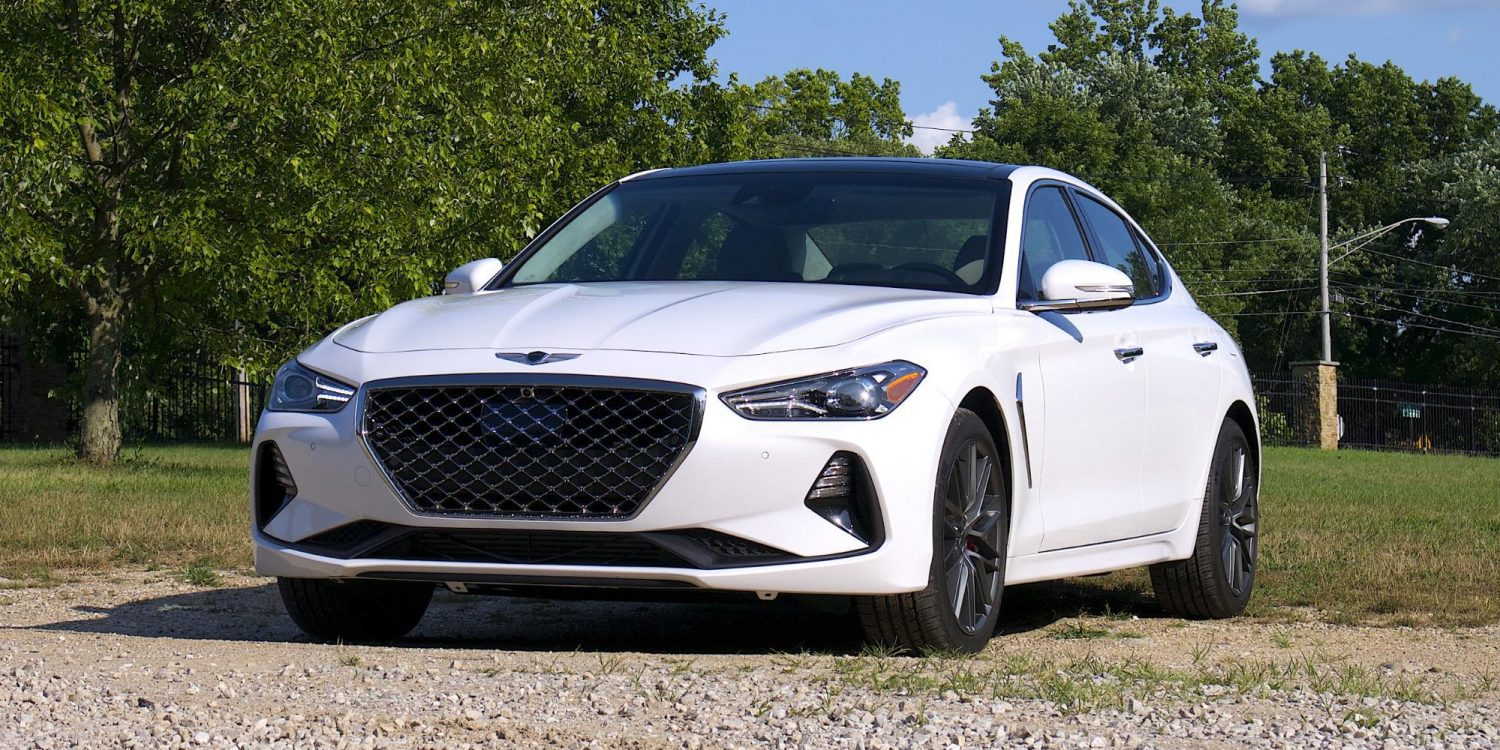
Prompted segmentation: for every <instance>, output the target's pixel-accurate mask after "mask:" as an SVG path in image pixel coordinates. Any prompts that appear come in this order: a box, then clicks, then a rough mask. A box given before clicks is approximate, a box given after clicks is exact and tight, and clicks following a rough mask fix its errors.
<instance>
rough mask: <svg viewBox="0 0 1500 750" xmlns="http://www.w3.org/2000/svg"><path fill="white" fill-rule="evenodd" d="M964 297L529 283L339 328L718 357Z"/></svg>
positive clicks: (809, 344)
mask: <svg viewBox="0 0 1500 750" xmlns="http://www.w3.org/2000/svg"><path fill="white" fill-rule="evenodd" d="M989 310H990V304H989V300H988V299H987V298H984V297H976V296H973V295H965V294H954V293H947V292H929V291H922V290H912V289H887V288H881V287H861V286H847V285H836V284H807V283H802V284H796V283H768V282H719V281H692V282H687V281H676V282H647V281H642V282H610V283H596V284H538V285H534V286H521V287H512V288H507V289H501V290H498V291H493V292H481V293H479V294H473V295H464V296H453V297H428V298H424V299H419V300H413V301H411V302H406V303H403V304H400V305H397V306H395V307H393V308H391V309H390V310H387V311H386V312H384V313H381V314H380V315H376V316H374V317H371V318H368V319H366V320H364V321H362V322H360V323H357V324H355V325H352V326H349V327H348V328H345V329H344V330H341V331H339V332H338V333H337V334H336V335H335V336H334V341H335V343H337V344H339V345H341V346H344V347H347V348H350V349H354V350H357V351H362V352H410V351H423V350H441V349H494V350H496V351H513V352H529V351H533V350H546V351H567V350H573V351H580V350H590V349H614V350H628V351H647V352H671V353H678V354H699V355H707V356H718V357H730V356H739V355H746V354H768V353H771V352H780V351H791V350H794V349H815V348H819V347H825V346H835V345H838V344H843V343H847V342H850V341H853V340H855V339H858V338H862V337H864V336H868V335H870V334H872V333H875V332H877V331H881V330H884V329H886V328H890V327H892V326H896V325H900V324H902V323H909V322H911V321H914V320H921V319H925V318H933V317H943V316H948V315H963V314H983V313H988V312H989Z"/></svg>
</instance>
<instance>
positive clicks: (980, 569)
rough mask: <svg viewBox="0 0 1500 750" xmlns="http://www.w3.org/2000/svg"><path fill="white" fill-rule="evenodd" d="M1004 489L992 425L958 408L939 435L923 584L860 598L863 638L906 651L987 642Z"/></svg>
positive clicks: (1006, 528)
mask: <svg viewBox="0 0 1500 750" xmlns="http://www.w3.org/2000/svg"><path fill="white" fill-rule="evenodd" d="M986 467H988V471H986V470H985V469H986ZM971 487H973V488H982V491H977V492H976V491H974V490H973V489H970V488H971ZM1007 491H1008V490H1007V487H1006V481H1005V473H1004V464H1002V463H1001V458H1000V451H999V450H998V449H997V448H996V447H995V440H994V438H993V437H992V436H991V435H990V431H989V429H988V428H987V427H985V424H984V421H983V420H981V419H980V418H979V416H978V415H976V414H975V413H974V412H971V411H969V410H968V409H959V410H958V413H957V414H955V415H954V416H953V421H952V423H950V424H949V426H948V435H947V437H946V438H945V439H944V441H943V452H942V457H941V460H940V461H939V463H938V474H937V477H936V482H935V486H934V488H933V501H932V505H933V510H932V536H933V548H932V549H933V554H932V562H931V564H930V566H929V568H928V575H927V588H925V589H922V590H921V591H917V592H914V593H909V594H894V595H890V596H864V597H857V598H856V600H855V608H856V611H857V612H858V613H859V619H860V624H861V626H862V627H863V629H864V634H865V638H866V640H867V641H869V642H870V643H872V644H874V645H877V646H880V647H884V648H892V649H894V650H896V651H898V652H901V653H908V654H912V653H924V652H931V651H959V652H964V653H975V652H978V651H979V650H981V649H983V648H984V646H985V644H986V643H988V642H989V640H990V636H991V635H993V634H994V632H995V622H996V620H997V619H998V616H999V611H1000V597H1001V594H1002V593H1003V592H1004V590H1005V556H1006V548H1007V542H1008V540H1009V537H1010V504H1009V502H1008V501H1007V498H1008V495H1007ZM950 572H951V573H952V575H951V576H950Z"/></svg>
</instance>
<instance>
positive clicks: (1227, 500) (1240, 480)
mask: <svg viewBox="0 0 1500 750" xmlns="http://www.w3.org/2000/svg"><path fill="white" fill-rule="evenodd" d="M1225 464H1226V465H1225V466H1224V470H1223V475H1222V476H1223V485H1222V494H1221V496H1220V501H1219V526H1220V534H1219V555H1220V557H1221V558H1222V559H1223V562H1224V579H1225V583H1227V584H1229V589H1230V591H1231V592H1233V594H1234V595H1235V596H1241V595H1243V594H1244V593H1245V589H1246V588H1247V587H1248V586H1249V584H1250V580H1251V578H1252V577H1253V576H1254V574H1255V561H1256V558H1255V552H1256V549H1255V547H1256V516H1257V510H1258V509H1257V507H1256V505H1257V503H1256V494H1257V493H1256V487H1255V477H1254V476H1253V475H1252V473H1251V472H1253V471H1254V467H1253V466H1252V465H1251V463H1250V461H1249V460H1248V456H1247V455H1246V448H1245V446H1244V445H1240V444H1236V445H1233V446H1232V447H1231V449H1230V452H1229V455H1228V456H1227V457H1226V461H1225Z"/></svg>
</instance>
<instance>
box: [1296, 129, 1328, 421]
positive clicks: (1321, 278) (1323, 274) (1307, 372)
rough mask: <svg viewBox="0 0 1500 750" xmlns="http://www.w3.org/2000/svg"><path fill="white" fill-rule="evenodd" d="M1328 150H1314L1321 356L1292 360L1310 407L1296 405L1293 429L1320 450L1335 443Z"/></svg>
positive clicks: (1297, 378)
mask: <svg viewBox="0 0 1500 750" xmlns="http://www.w3.org/2000/svg"><path fill="white" fill-rule="evenodd" d="M1328 250H1329V247H1328V152H1327V151H1324V152H1321V153H1319V154H1318V288H1319V290H1320V291H1321V292H1322V302H1323V304H1322V308H1321V309H1320V310H1319V311H1318V312H1319V313H1320V316H1319V317H1320V318H1321V319H1322V324H1323V357H1322V358H1321V359H1319V360H1318V361H1316V362H1293V363H1292V378H1293V379H1294V380H1296V381H1297V382H1299V383H1301V387H1302V389H1303V391H1302V392H1303V393H1304V394H1305V398H1306V399H1307V401H1308V402H1309V403H1310V405H1311V406H1312V407H1313V408H1311V409H1299V410H1298V417H1297V432H1298V433H1299V437H1300V438H1301V439H1302V441H1303V442H1304V444H1306V445H1316V446H1318V447H1320V448H1322V449H1323V450H1338V447H1339V381H1338V363H1336V362H1334V361H1333V322H1332V312H1331V311H1330V310H1329V309H1328Z"/></svg>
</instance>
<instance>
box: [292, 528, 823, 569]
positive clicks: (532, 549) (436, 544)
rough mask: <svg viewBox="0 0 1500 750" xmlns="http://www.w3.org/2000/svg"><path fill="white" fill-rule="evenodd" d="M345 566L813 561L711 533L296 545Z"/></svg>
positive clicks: (363, 536)
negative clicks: (349, 562)
mask: <svg viewBox="0 0 1500 750" xmlns="http://www.w3.org/2000/svg"><path fill="white" fill-rule="evenodd" d="M293 546H295V547H298V548H300V549H303V550H305V551H307V552H311V553H313V554H317V555H323V556H327V557H335V558H339V559H344V560H413V561H422V562H464V563H487V564H493V565H588V566H604V567H641V568H696V569H699V570H716V569H722V568H738V567H747V566H752V565H776V564H781V563H789V562H800V561H805V560H810V559H817V558H806V557H799V556H797V555H794V554H792V553H790V552H786V551H783V550H779V549H776V548H774V547H767V546H766V545H763V544H760V543H757V542H753V541H750V540H749V539H741V538H739V537H736V536H731V535H729V534H724V533H721V532H718V531H711V530H708V529H684V530H681V531H644V532H623V533H610V532H598V531H534V530H529V529H467V528H466V529H437V528H417V527H412V526H400V525H397V524H388V523H382V522H380V521H369V520H363V521H355V522H353V523H348V524H345V525H343V526H338V527H335V528H333V529H329V530H328V531H325V532H322V533H321V534H317V535H315V536H312V537H309V538H307V539H304V540H302V541H300V542H297V543H295V544H294V545H293Z"/></svg>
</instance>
